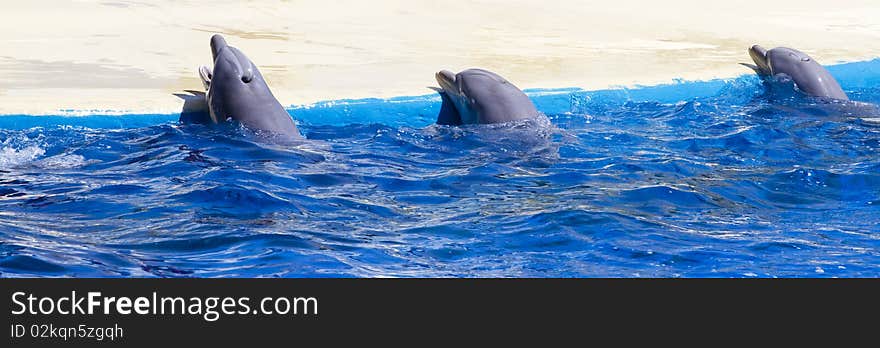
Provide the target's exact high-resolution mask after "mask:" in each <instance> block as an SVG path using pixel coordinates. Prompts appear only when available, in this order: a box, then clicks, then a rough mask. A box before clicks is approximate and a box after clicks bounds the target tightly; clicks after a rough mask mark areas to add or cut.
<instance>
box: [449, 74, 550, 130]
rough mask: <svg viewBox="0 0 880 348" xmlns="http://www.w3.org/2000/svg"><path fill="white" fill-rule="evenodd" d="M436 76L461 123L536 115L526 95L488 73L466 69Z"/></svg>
mask: <svg viewBox="0 0 880 348" xmlns="http://www.w3.org/2000/svg"><path fill="white" fill-rule="evenodd" d="M435 77H436V79H437V83H439V84H440V87H442V88H443V91H444V92H445V93H446V94H447V96H448V97H449V99H450V100H451V101H452V102H453V104H454V105H455V108H456V109H457V111H458V113H459V115H460V116H461V122H462V123H464V124H472V123H480V124H483V123H499V122H507V121H512V120H517V119H522V118H528V117H533V116H535V115H537V114H538V111H537V110H536V109H535V106H534V104H532V101H531V100H530V99H529V97H527V96H526V95H525V93H523V92H522V91H521V90H520V89H519V88H517V87H516V86H514V85H513V84H512V83H510V82H509V81H507V80H506V79H504V78H503V77H501V76H499V75H498V74H495V73H493V72H491V71H488V70H483V69H468V70H465V71H462V72H460V73H458V74H454V73H452V72H451V71H448V70H442V71H440V72H438V73H437V74H436V75H435Z"/></svg>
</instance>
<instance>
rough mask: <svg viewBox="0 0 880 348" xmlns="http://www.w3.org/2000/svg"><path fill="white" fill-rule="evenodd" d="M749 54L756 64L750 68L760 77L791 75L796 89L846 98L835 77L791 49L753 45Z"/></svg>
mask: <svg viewBox="0 0 880 348" xmlns="http://www.w3.org/2000/svg"><path fill="white" fill-rule="evenodd" d="M749 55H750V56H752V60H754V61H755V65H748V64H745V65H746V66H748V67H750V68H752V69H754V70H755V72H757V73H758V74H759V75H762V76H776V75H778V74H785V75H788V76H789V77H791V79H792V80H793V81H794V83H795V85H797V87H798V89H800V90H801V91H803V92H804V93H806V94H808V95H811V96H814V97H826V98H832V99H840V100H849V97H847V96H846V93H844V92H843V89H842V88H840V84H838V83H837V80H835V79H834V77H833V76H831V74H830V73H829V72H828V70H825V68H823V67H822V65H820V64H819V63H818V62H816V60H814V59H813V58H810V56H808V55H807V54H805V53H803V52H801V51H798V50H796V49H792V48H786V47H777V48H774V49H771V50H767V49H764V48H763V47H761V46H758V45H754V46H752V47H750V48H749Z"/></svg>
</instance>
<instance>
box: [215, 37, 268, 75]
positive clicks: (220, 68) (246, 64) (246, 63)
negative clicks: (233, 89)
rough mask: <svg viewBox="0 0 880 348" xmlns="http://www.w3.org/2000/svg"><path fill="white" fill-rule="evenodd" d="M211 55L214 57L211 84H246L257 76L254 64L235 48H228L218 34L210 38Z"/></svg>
mask: <svg viewBox="0 0 880 348" xmlns="http://www.w3.org/2000/svg"><path fill="white" fill-rule="evenodd" d="M211 54H212V55H213V57H214V71H213V73H212V76H211V83H212V84H216V83H218V82H219V83H223V84H233V85H237V84H248V83H251V82H253V80H254V77H255V75H257V74H259V71H258V70H257V68H256V67H255V66H254V63H253V62H252V61H251V60H250V59H248V57H247V56H245V55H244V53H242V52H241V51H239V50H238V49H237V48H235V47H232V46H229V45H228V44H227V43H226V40H225V39H224V38H223V36H221V35H219V34H217V35H214V36H213V37H211Z"/></svg>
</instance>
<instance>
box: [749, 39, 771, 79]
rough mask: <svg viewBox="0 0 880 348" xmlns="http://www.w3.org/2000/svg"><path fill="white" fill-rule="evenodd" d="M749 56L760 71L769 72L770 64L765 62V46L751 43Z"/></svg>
mask: <svg viewBox="0 0 880 348" xmlns="http://www.w3.org/2000/svg"><path fill="white" fill-rule="evenodd" d="M749 56H751V57H752V60H753V61H754V62H755V65H756V66H757V67H758V70H760V72H761V73H763V74H770V64H769V63H768V62H767V49H766V48H764V47H761V46H760V45H752V47H749Z"/></svg>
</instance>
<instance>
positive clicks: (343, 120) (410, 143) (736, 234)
mask: <svg viewBox="0 0 880 348" xmlns="http://www.w3.org/2000/svg"><path fill="white" fill-rule="evenodd" d="M830 70H831V72H832V74H834V75H835V76H837V77H838V78H839V80H840V82H841V84H842V85H843V87H844V89H845V90H846V91H847V92H848V93H849V94H850V97H851V98H852V99H853V100H856V101H859V102H861V103H839V102H828V101H822V100H816V99H811V98H806V97H803V96H801V95H798V94H797V93H794V92H792V90H791V86H790V85H789V86H786V85H784V84H775V85H772V86H774V87H772V88H769V89H768V88H766V87H765V86H764V85H763V84H762V83H761V81H760V80H759V79H757V78H756V77H754V76H743V77H741V78H737V79H730V80H713V81H704V82H684V81H681V82H677V83H674V84H670V85H664V86H654V87H641V88H631V89H614V90H604V91H583V90H579V89H556V90H532V91H528V93H529V95H530V97H532V99H533V100H534V101H535V103H536V105H537V106H538V108H539V109H540V110H541V111H543V112H544V113H546V114H547V115H548V118H547V119H535V120H530V121H526V122H521V123H517V124H509V125H492V126H465V127H445V126H437V125H431V123H432V122H433V120H434V117H436V114H437V112H438V111H439V102H440V99H439V97H437V96H435V95H428V96H420V97H400V98H393V99H390V100H381V99H369V100H347V101H345V100H343V101H333V102H325V103H316V104H313V105H308V106H294V107H291V108H290V109H289V110H290V111H291V113H292V114H293V115H294V117H295V118H296V120H297V121H298V123H299V125H300V128H301V130H302V131H303V133H304V134H305V135H306V136H307V137H308V138H309V139H310V140H311V141H309V142H306V143H303V144H294V145H283V144H272V143H266V142H264V141H261V140H259V139H256V138H254V137H253V136H252V135H251V134H249V133H247V132H242V131H241V130H240V129H238V128H236V127H205V126H199V125H179V124H177V122H176V119H177V116H178V115H125V116H113V115H88V116H78V117H70V116H64V115H56V116H28V115H18V116H14V115H13V116H4V117H0V273H2V274H0V275H2V276H168V277H180V276H198V277H203V276H204V277H214V276H224V277H235V276H248V277H250V276H258V277H271V276H281V277H284V276H308V277H325V276H401V277H408V276H491V277H495V276H562V277H568V276H627V277H628V276H672V277H674V276H722V277H728V276H732V277H773V276H810V277H813V276H819V277H836V276H877V275H878V274H880V266H878V265H880V253H878V251H877V248H878V246H880V234H878V230H880V228H878V225H880V214H878V213H880V211H878V209H880V208H878V205H880V173H878V169H880V156H878V152H877V151H878V149H880V128H878V127H876V126H875V125H874V124H873V123H872V122H871V121H870V120H871V119H876V118H880V112H878V110H877V108H876V107H875V106H874V105H875V104H880V88H878V87H877V86H880V61H870V62H860V63H851V64H844V65H838V66H834V67H831V69H830ZM865 120H867V121H865Z"/></svg>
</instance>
